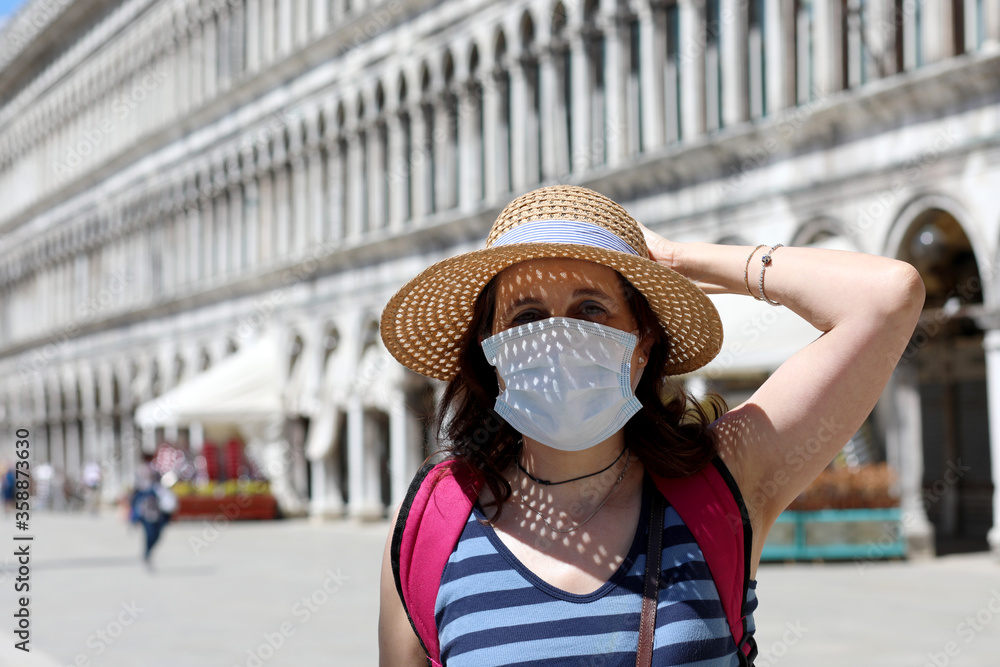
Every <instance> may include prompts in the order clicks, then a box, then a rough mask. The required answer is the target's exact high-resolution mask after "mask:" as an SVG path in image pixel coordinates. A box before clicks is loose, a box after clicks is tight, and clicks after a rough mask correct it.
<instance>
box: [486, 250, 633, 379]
mask: <svg viewBox="0 0 1000 667" xmlns="http://www.w3.org/2000/svg"><path fill="white" fill-rule="evenodd" d="M494 284H495V287H496V304H495V306H494V311H493V331H492V333H493V334H494V335H495V334H498V333H500V332H501V331H504V330H505V329H510V328H512V327H517V326H520V325H522V324H527V323H528V322H535V321H538V320H544V319H548V318H550V317H572V318H574V319H578V320H587V321H589V322H596V323H597V324H603V325H605V326H609V327H614V328H616V329H620V330H622V331H627V332H630V333H631V332H634V331H635V330H636V328H637V326H636V321H635V317H634V316H633V315H632V309H631V308H630V307H629V304H628V301H627V300H626V299H625V293H624V291H623V289H622V284H621V278H620V277H619V275H618V273H617V272H616V271H615V270H614V269H611V268H608V267H606V266H603V265H601V264H595V263H594V262H589V261H587V260H583V259H562V258H545V259H530V260H526V261H524V262H520V263H518V264H514V265H513V266H509V267H507V268H506V269H504V270H503V271H501V272H500V273H498V274H497V277H496V281H495V283H494ZM648 345H649V344H648V343H646V342H645V340H644V339H640V341H639V343H638V344H637V345H636V347H635V350H634V351H633V352H632V388H633V390H634V389H635V386H636V385H637V384H638V371H639V370H640V369H641V368H643V367H644V366H645V365H646V361H647V360H648V359H649V349H648ZM640 357H641V358H642V359H643V361H641V362H640V361H639V358H640ZM502 382H503V381H502V380H501V386H502Z"/></svg>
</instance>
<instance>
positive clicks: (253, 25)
mask: <svg viewBox="0 0 1000 667" xmlns="http://www.w3.org/2000/svg"><path fill="white" fill-rule="evenodd" d="M267 1H268V0H264V2H267ZM260 3H261V0H247V10H246V59H247V74H250V75H252V74H253V73H254V72H256V71H257V70H258V69H260V47H261V34H260V33H261V30H260V11H261V9H260Z"/></svg>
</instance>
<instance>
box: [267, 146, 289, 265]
mask: <svg viewBox="0 0 1000 667" xmlns="http://www.w3.org/2000/svg"><path fill="white" fill-rule="evenodd" d="M273 167H274V169H273V173H274V191H273V194H274V211H275V216H274V222H275V227H274V230H273V231H274V234H273V236H272V237H271V238H272V241H271V242H272V243H273V244H274V248H273V252H274V257H276V258H277V259H278V260H279V261H285V260H287V259H288V246H289V244H288V241H289V237H290V235H291V231H292V220H291V218H292V188H291V184H290V183H289V182H288V180H289V168H288V156H287V155H286V154H285V147H284V146H283V145H282V142H281V140H280V139H279V140H278V141H277V142H275V146H274V162H273Z"/></svg>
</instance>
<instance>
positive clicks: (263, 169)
mask: <svg viewBox="0 0 1000 667" xmlns="http://www.w3.org/2000/svg"><path fill="white" fill-rule="evenodd" d="M257 174H258V178H257V194H258V197H259V203H258V205H257V218H258V220H260V225H259V228H258V229H259V232H258V233H257V249H258V258H259V260H258V262H259V263H260V264H269V263H271V262H273V261H274V260H275V255H276V253H275V247H274V209H275V206H274V174H273V173H272V172H271V162H270V160H269V159H268V158H267V157H264V158H263V159H262V160H261V164H260V165H258V170H257Z"/></svg>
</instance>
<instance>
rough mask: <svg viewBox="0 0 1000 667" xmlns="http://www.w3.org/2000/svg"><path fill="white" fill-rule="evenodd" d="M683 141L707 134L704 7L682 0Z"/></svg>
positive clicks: (694, 0) (697, 3) (691, 0)
mask: <svg viewBox="0 0 1000 667" xmlns="http://www.w3.org/2000/svg"><path fill="white" fill-rule="evenodd" d="M678 11H679V13H680V30H679V32H680V39H681V44H680V61H681V62H680V75H681V138H682V139H693V138H695V137H697V136H699V135H701V134H703V133H704V132H705V50H704V48H703V47H702V45H703V43H704V34H705V10H704V6H703V5H702V4H701V3H699V2H696V0H680V6H679V10H678Z"/></svg>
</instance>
